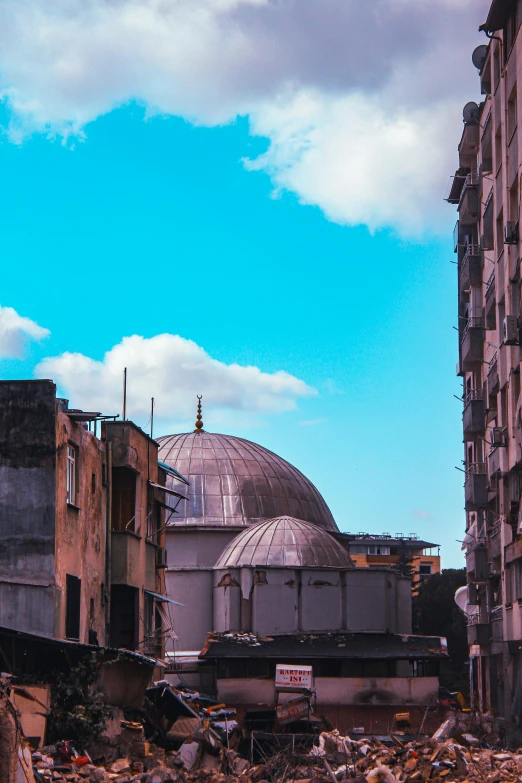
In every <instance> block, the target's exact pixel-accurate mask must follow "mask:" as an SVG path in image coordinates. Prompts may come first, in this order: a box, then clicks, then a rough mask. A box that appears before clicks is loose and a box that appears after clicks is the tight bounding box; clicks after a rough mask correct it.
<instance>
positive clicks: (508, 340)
mask: <svg viewBox="0 0 522 783" xmlns="http://www.w3.org/2000/svg"><path fill="white" fill-rule="evenodd" d="M504 343H505V344H506V345H518V343H519V334H518V324H517V317H516V315H506V317H505V318H504Z"/></svg>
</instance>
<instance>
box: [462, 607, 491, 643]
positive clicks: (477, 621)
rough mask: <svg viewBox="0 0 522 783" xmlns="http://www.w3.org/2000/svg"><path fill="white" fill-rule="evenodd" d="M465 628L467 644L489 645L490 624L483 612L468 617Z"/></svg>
mask: <svg viewBox="0 0 522 783" xmlns="http://www.w3.org/2000/svg"><path fill="white" fill-rule="evenodd" d="M467 626H468V628H467V631H468V644H470V645H471V644H489V642H490V641H491V624H490V622H489V618H488V617H487V615H486V614H485V613H484V612H477V614H471V615H469V616H468V619H467Z"/></svg>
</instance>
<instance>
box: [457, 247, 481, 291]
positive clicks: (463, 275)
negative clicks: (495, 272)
mask: <svg viewBox="0 0 522 783" xmlns="http://www.w3.org/2000/svg"><path fill="white" fill-rule="evenodd" d="M482 267H483V257H482V251H481V249H480V247H479V245H468V246H467V248H466V252H465V254H464V258H463V259H462V263H461V265H460V268H459V288H460V291H461V292H463V291H467V290H468V289H469V287H470V286H471V285H482Z"/></svg>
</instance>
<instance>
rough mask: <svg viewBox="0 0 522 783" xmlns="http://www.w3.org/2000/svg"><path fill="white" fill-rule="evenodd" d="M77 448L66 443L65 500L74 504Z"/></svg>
mask: <svg viewBox="0 0 522 783" xmlns="http://www.w3.org/2000/svg"><path fill="white" fill-rule="evenodd" d="M77 455H78V449H77V448H76V446H73V445H72V444H71V443H68V444H67V479H66V483H67V502H68V503H72V504H73V505H76V466H77V462H78V460H77Z"/></svg>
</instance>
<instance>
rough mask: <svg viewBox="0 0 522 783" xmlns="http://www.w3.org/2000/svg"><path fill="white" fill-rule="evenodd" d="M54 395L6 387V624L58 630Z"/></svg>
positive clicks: (1, 397)
mask: <svg viewBox="0 0 522 783" xmlns="http://www.w3.org/2000/svg"><path fill="white" fill-rule="evenodd" d="M55 395H56V387H55V385H54V384H53V383H51V381H2V382H0V625H5V626H7V627H9V628H16V629H18V630H23V631H36V632H38V633H42V634H46V635H52V634H53V630H54V532H55V531H54V512H55V476H56V461H55Z"/></svg>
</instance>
